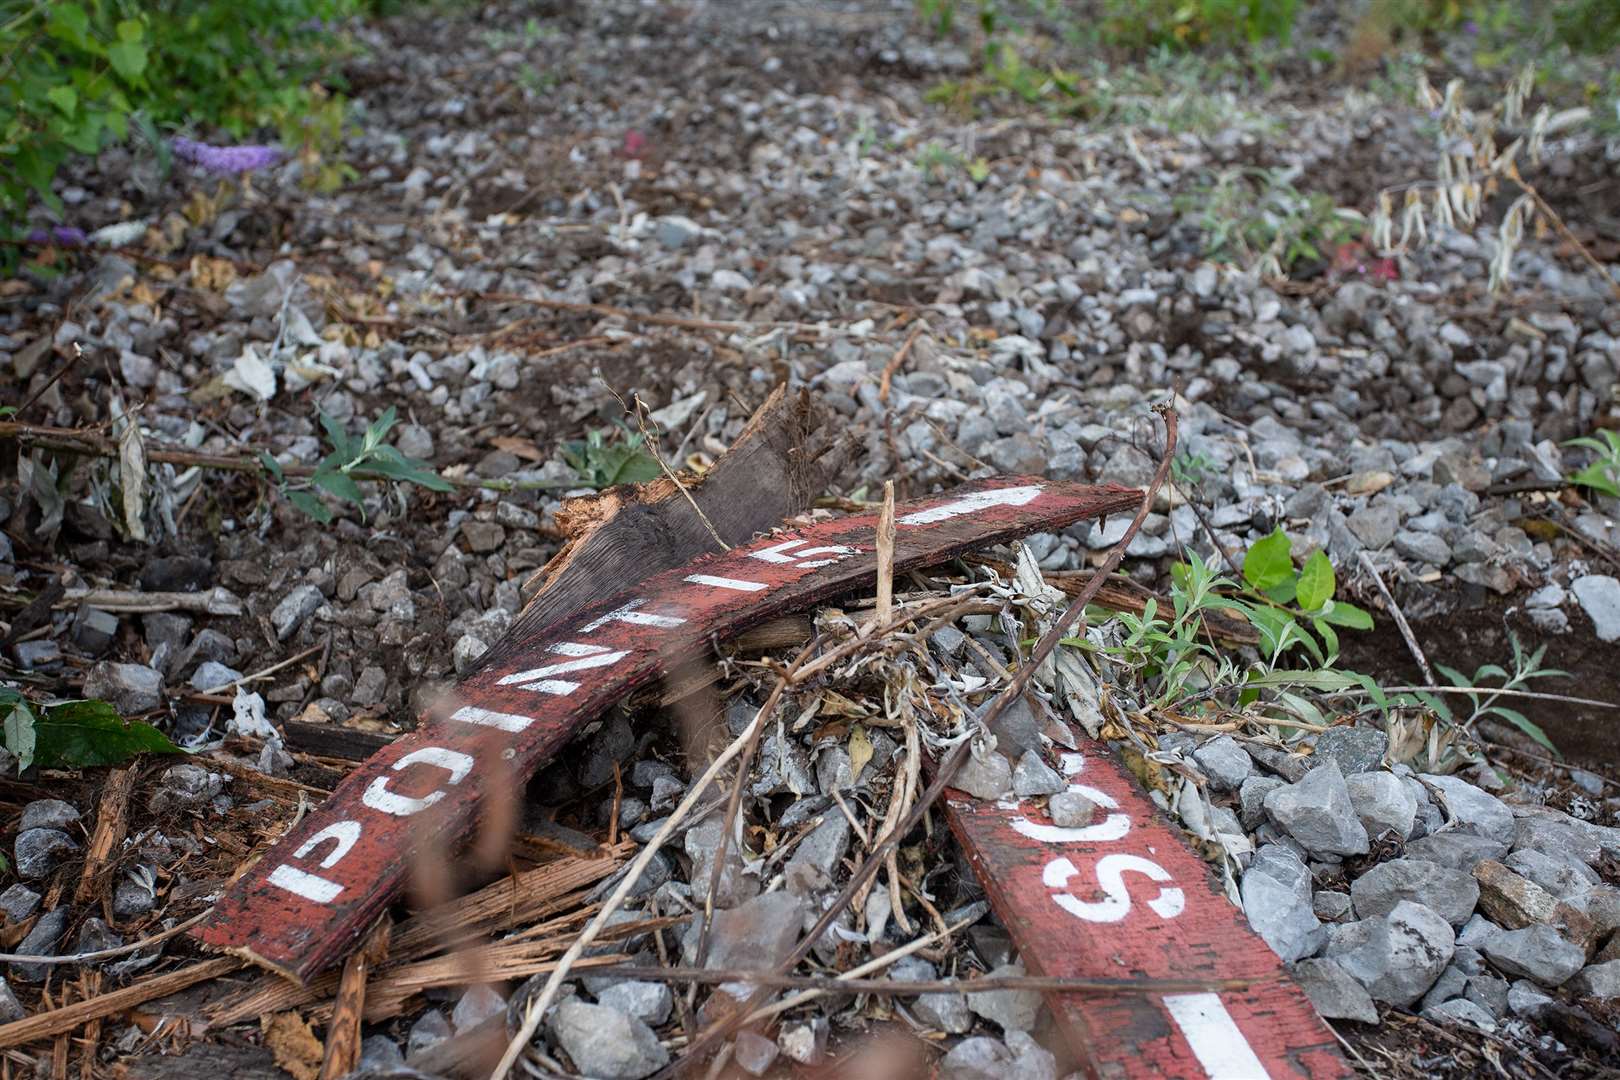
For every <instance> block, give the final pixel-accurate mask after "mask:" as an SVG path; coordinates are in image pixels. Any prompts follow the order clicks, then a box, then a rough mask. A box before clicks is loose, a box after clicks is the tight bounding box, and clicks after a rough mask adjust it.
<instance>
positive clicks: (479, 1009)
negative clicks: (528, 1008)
mask: <svg viewBox="0 0 1620 1080" xmlns="http://www.w3.org/2000/svg"><path fill="white" fill-rule="evenodd" d="M504 1012H506V999H505V998H504V997H502V996H501V995H500V993H499V991H497V990H496V989H495V988H494V987H493V986H490V985H488V984H487V983H480V984H478V985H476V986H472V987H469V988H468V990H467V992H466V993H465V994H462V995H461V998H460V1000H458V1001H457V1002H456V1007H455V1008H454V1009H452V1010H450V1026H451V1027H453V1028H455V1029H456V1031H457V1032H463V1031H471V1030H472V1029H473V1028H475V1027H477V1026H478V1025H479V1024H481V1023H483V1022H484V1021H485V1020H488V1019H489V1018H490V1017H491V1016H494V1015H496V1014H497V1013H504Z"/></svg>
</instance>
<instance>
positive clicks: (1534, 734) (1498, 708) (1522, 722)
mask: <svg viewBox="0 0 1620 1080" xmlns="http://www.w3.org/2000/svg"><path fill="white" fill-rule="evenodd" d="M1485 711H1486V712H1488V713H1495V714H1496V715H1497V716H1500V717H1501V718H1502V719H1504V720H1506V721H1507V722H1508V723H1510V724H1512V725H1513V726H1514V727H1516V728H1518V729H1519V730H1520V731H1522V732H1524V733H1525V734H1526V735H1528V736H1530V737H1531V738H1532V739H1534V740H1536V742H1538V743H1540V744H1541V745H1542V746H1545V747H1546V748H1547V752H1548V753H1550V754H1552V756H1553V757H1555V758H1562V757H1563V756H1564V755H1563V754H1560V753H1559V752H1558V747H1556V746H1554V745H1553V742H1552V740H1551V739H1549V738H1547V733H1546V732H1545V731H1543V730H1541V727H1540V725H1538V724H1537V723H1536V722H1535V721H1533V720H1531V719H1530V718H1529V717H1528V716H1525V715H1524V714H1523V713H1521V712H1519V711H1518V710H1517V709H1510V708H1508V707H1507V706H1506V705H1492V706H1490V707H1489V708H1487V709H1486V710H1485Z"/></svg>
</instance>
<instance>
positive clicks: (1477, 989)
mask: <svg viewBox="0 0 1620 1080" xmlns="http://www.w3.org/2000/svg"><path fill="white" fill-rule="evenodd" d="M1458 951H1459V952H1460V951H1461V950H1460V949H1459V950H1458ZM1463 997H1465V998H1467V999H1468V1000H1469V1001H1472V1002H1473V1003H1474V1004H1475V1005H1478V1006H1479V1007H1480V1008H1482V1009H1484V1010H1485V1011H1486V1012H1488V1013H1490V1014H1491V1016H1492V1017H1493V1018H1494V1019H1497V1020H1500V1019H1501V1018H1502V1017H1504V1016H1506V1015H1507V1012H1508V982H1507V980H1506V979H1499V978H1497V977H1496V976H1495V975H1483V974H1481V975H1470V976H1468V987H1467V989H1465V990H1464V991H1463Z"/></svg>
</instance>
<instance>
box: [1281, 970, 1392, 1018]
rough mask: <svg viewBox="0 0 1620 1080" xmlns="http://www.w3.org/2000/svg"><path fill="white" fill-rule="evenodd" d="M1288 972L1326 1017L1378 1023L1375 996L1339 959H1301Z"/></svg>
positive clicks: (1317, 1009)
mask: <svg viewBox="0 0 1620 1080" xmlns="http://www.w3.org/2000/svg"><path fill="white" fill-rule="evenodd" d="M1289 970H1290V971H1291V972H1292V973H1293V975H1294V981H1295V982H1297V983H1299V988H1300V989H1301V990H1303V991H1305V996H1306V997H1308V998H1310V999H1311V1004H1312V1005H1314V1006H1315V1007H1316V1011H1317V1012H1318V1013H1319V1014H1321V1016H1322V1017H1323V1018H1325V1019H1328V1020H1355V1021H1357V1022H1359V1023H1363V1024H1376V1023H1378V1006H1377V1005H1375V1004H1373V999H1372V995H1370V994H1368V993H1367V988H1366V987H1364V986H1362V985H1361V984H1360V983H1359V982H1357V981H1356V980H1355V979H1353V978H1351V977H1350V973H1349V972H1347V971H1345V970H1344V968H1343V966H1341V965H1340V964H1339V962H1338V961H1337V960H1331V959H1306V960H1301V961H1299V962H1298V963H1296V964H1294V965H1293V966H1292V967H1290V968H1289Z"/></svg>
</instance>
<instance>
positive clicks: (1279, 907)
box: [1239, 844, 1327, 963]
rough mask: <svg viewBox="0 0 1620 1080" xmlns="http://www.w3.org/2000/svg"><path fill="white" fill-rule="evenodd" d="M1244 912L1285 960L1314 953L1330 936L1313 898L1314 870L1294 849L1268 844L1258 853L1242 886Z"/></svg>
mask: <svg viewBox="0 0 1620 1080" xmlns="http://www.w3.org/2000/svg"><path fill="white" fill-rule="evenodd" d="M1239 893H1240V896H1241V898H1242V900H1243V913H1244V914H1245V915H1246V916H1247V917H1248V919H1249V925H1250V926H1252V927H1253V928H1254V931H1255V933H1257V934H1259V935H1260V937H1261V938H1262V939H1264V940H1265V943H1266V944H1267V945H1269V946H1271V951H1272V952H1274V953H1276V954H1277V955H1278V956H1279V957H1281V958H1282V960H1283V962H1284V963H1292V962H1293V961H1295V960H1299V959H1302V958H1304V957H1307V956H1310V955H1311V954H1312V953H1314V952H1316V951H1317V949H1319V948H1320V947H1321V945H1322V942H1323V941H1324V940H1325V939H1326V937H1327V931H1325V930H1324V929H1323V928H1322V921H1321V920H1320V919H1318V918H1317V917H1316V913H1315V911H1314V909H1313V906H1312V899H1311V872H1310V871H1309V870H1308V869H1306V867H1305V864H1304V863H1303V862H1301V861H1300V860H1299V859H1298V858H1297V857H1296V856H1295V855H1294V854H1293V852H1291V851H1289V850H1288V849H1286V848H1283V847H1279V846H1278V845H1276V844H1268V845H1266V846H1265V847H1262V848H1261V849H1260V850H1259V851H1258V852H1256V853H1255V857H1254V860H1253V861H1252V862H1251V863H1250V864H1249V868H1248V869H1247V870H1246V871H1244V873H1243V881H1242V884H1241V885H1240V887H1239Z"/></svg>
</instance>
